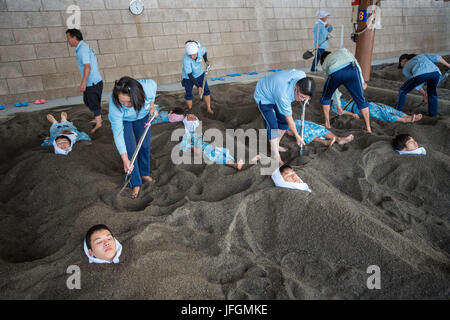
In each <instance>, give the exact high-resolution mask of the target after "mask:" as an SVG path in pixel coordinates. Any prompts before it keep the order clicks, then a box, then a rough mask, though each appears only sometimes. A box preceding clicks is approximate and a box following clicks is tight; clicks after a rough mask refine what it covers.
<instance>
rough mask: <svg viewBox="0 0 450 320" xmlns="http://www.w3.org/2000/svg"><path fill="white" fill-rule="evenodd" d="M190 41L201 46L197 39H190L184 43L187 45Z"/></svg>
mask: <svg viewBox="0 0 450 320" xmlns="http://www.w3.org/2000/svg"><path fill="white" fill-rule="evenodd" d="M188 42H195V43H196V44H197V45H198V46H199V44H198V42H197V41H195V40H188V41H186V42H185V43H184V45H187V44H188Z"/></svg>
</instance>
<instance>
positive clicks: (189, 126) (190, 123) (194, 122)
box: [183, 113, 200, 132]
mask: <svg viewBox="0 0 450 320" xmlns="http://www.w3.org/2000/svg"><path fill="white" fill-rule="evenodd" d="M183 124H184V128H185V129H186V131H188V132H194V131H195V129H197V127H198V126H199V125H200V121H199V120H198V118H197V117H196V116H195V115H193V114H192V113H189V114H187V115H186V117H185V118H184V120H183Z"/></svg>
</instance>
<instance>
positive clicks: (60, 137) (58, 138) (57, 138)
mask: <svg viewBox="0 0 450 320" xmlns="http://www.w3.org/2000/svg"><path fill="white" fill-rule="evenodd" d="M61 139H66V140H67V141H69V143H70V145H72V141H70V139H69V138H68V137H67V136H63V135H61V136H57V137H56V138H55V141H58V140H61Z"/></svg>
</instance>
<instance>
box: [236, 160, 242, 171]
mask: <svg viewBox="0 0 450 320" xmlns="http://www.w3.org/2000/svg"><path fill="white" fill-rule="evenodd" d="M243 166H244V160H242V159H241V160H239V161H238V162H237V165H236V169H238V171H239V170H241V169H242V167H243Z"/></svg>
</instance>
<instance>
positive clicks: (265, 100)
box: [253, 69, 306, 116]
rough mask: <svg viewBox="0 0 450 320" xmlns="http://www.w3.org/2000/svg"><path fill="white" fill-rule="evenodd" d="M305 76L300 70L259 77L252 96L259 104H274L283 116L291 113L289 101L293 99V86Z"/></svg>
mask: <svg viewBox="0 0 450 320" xmlns="http://www.w3.org/2000/svg"><path fill="white" fill-rule="evenodd" d="M303 78H306V74H305V73H304V72H303V71H301V70H296V69H291V70H284V71H278V72H276V73H275V74H273V75H269V76H265V77H264V78H261V79H260V80H259V81H258V83H257V84H256V88H255V94H254V95H253V98H254V99H255V101H256V103H257V104H259V103H260V102H261V104H276V105H277V107H278V110H279V111H280V113H281V114H282V115H283V116H290V115H292V107H291V103H292V102H294V101H295V97H294V87H295V85H296V83H297V81H299V80H300V79H303Z"/></svg>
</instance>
